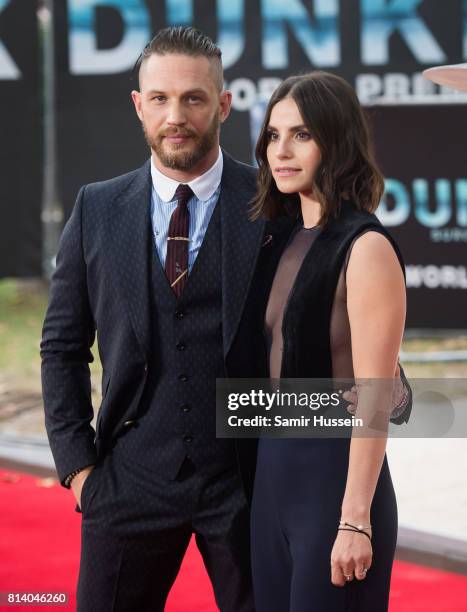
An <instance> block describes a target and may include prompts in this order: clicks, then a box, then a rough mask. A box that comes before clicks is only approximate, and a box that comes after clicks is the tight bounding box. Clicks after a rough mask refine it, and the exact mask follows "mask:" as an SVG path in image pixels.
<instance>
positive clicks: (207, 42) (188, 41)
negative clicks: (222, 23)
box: [133, 26, 224, 91]
mask: <svg viewBox="0 0 467 612" xmlns="http://www.w3.org/2000/svg"><path fill="white" fill-rule="evenodd" d="M169 54H180V55H191V56H192V57H200V56H201V57H205V58H207V59H208V60H209V61H210V62H211V64H212V67H213V70H214V75H215V77H214V78H215V81H216V85H217V87H218V89H219V91H221V90H222V88H223V86H224V76H223V70H222V51H221V50H220V49H219V47H218V46H217V45H216V44H215V43H214V42H213V40H212V39H211V38H210V37H209V36H207V35H206V34H203V32H201V31H200V30H197V29H196V28H192V27H190V26H175V27H170V28H164V29H162V30H159V31H158V32H157V34H156V35H155V36H154V38H153V39H152V40H151V41H149V42H148V44H147V45H146V46H145V47H144V49H143V51H142V53H141V55H140V56H139V58H138V59H137V61H136V64H135V66H134V69H133V73H134V74H139V71H140V68H141V66H142V64H143V63H144V62H145V61H146V60H147V59H148V58H149V57H151V55H169Z"/></svg>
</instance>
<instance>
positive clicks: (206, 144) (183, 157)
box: [142, 114, 220, 171]
mask: <svg viewBox="0 0 467 612" xmlns="http://www.w3.org/2000/svg"><path fill="white" fill-rule="evenodd" d="M219 125H220V120H219V115H218V114H216V115H215V116H214V118H213V120H212V121H211V124H210V126H209V127H208V129H207V131H206V132H205V133H204V134H202V135H201V136H198V135H197V134H195V133H194V132H192V131H191V130H187V129H185V128H175V129H173V128H172V129H167V130H164V131H162V132H159V134H157V136H151V135H150V134H149V133H148V131H147V130H146V126H145V125H144V123H142V126H143V132H144V137H145V138H146V142H147V143H148V145H149V146H150V147H151V149H152V150H153V151H154V153H155V154H156V155H157V157H158V159H159V161H160V162H161V164H162V165H163V166H165V167H166V168H172V170H182V171H187V170H192V169H193V168H194V167H195V166H196V165H197V164H198V163H199V162H200V161H201V160H202V159H203V157H205V156H206V155H207V154H208V153H209V151H211V150H212V149H213V148H214V146H215V144H216V142H217V134H218V130H219ZM177 134H179V135H180V136H189V137H190V138H191V139H192V140H193V142H194V144H195V146H194V148H193V149H192V150H191V151H183V150H180V151H177V150H176V147H177V146H178V147H183V145H176V146H175V150H173V151H172V152H171V153H168V152H167V151H166V149H164V145H163V141H164V137H165V136H175V135H177Z"/></svg>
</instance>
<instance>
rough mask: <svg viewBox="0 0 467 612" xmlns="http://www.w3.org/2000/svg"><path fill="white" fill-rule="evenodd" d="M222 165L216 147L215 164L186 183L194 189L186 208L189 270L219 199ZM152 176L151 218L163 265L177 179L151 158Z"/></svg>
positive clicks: (189, 270) (174, 203) (220, 155)
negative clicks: (188, 215) (187, 211)
mask: <svg viewBox="0 0 467 612" xmlns="http://www.w3.org/2000/svg"><path fill="white" fill-rule="evenodd" d="M222 169H223V157H222V152H221V150H220V149H219V156H218V158H217V160H216V162H215V163H214V165H213V166H211V168H209V170H208V171H207V172H205V173H204V174H202V175H201V176H199V177H197V178H195V179H194V180H192V181H190V182H189V183H187V184H188V185H189V186H190V187H191V189H192V191H193V193H194V196H193V197H192V198H191V199H190V200H189V202H188V210H189V211H190V227H189V230H188V237H189V238H190V242H189V245H188V272H189V273H190V272H191V269H192V268H193V264H194V263H195V261H196V257H197V255H198V253H199V250H200V248H201V245H202V243H203V239H204V235H205V234H206V230H207V228H208V225H209V221H210V220H211V216H212V213H213V212H214V208H215V206H216V204H217V201H218V199H219V194H220V190H221V178H222ZM151 177H152V194H151V222H152V229H153V234H154V242H155V245H156V250H157V254H158V255H159V259H160V261H161V264H162V267H163V268H164V267H165V258H166V254H167V234H168V231H169V224H170V218H171V216H172V213H173V211H174V210H175V209H176V208H177V200H175V199H174V196H175V190H176V189H177V187H178V185H179V183H178V181H174V180H173V179H171V178H169V177H168V176H165V174H162V172H160V171H159V170H158V169H157V168H156V167H155V165H154V161H153V160H152V159H151Z"/></svg>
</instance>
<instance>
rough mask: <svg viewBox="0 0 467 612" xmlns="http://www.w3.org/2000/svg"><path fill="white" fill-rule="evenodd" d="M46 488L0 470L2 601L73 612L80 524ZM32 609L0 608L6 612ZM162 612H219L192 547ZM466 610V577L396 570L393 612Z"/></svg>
mask: <svg viewBox="0 0 467 612" xmlns="http://www.w3.org/2000/svg"><path fill="white" fill-rule="evenodd" d="M47 484H48V483H47V481H44V480H42V479H39V478H36V477H32V476H28V475H25V474H17V473H13V472H5V471H2V470H0V593H2V592H5V591H28V592H34V591H35V592H38V591H39V592H50V591H54V592H66V593H68V595H69V598H70V601H69V605H68V606H60V607H55V606H54V607H53V608H52V609H56V610H74V609H75V602H76V599H75V586H76V578H77V572H78V559H79V546H80V543H79V534H80V522H81V516H80V515H79V514H77V513H76V512H74V506H75V504H74V502H73V500H72V496H71V494H69V493H68V492H67V491H65V490H64V489H63V488H62V487H60V486H58V485H56V484H54V485H53V486H43V485H47ZM35 608H36V606H14V607H10V606H8V607H7V606H0V610H5V611H10V610H11V611H12V610H23V609H24V610H33V609H35ZM40 609H45V608H40ZM49 609H51V608H49ZM166 610H167V612H211V611H215V610H217V608H216V606H215V603H214V598H213V594H212V588H211V586H210V584H209V581H208V578H207V575H206V572H205V570H204V567H203V564H202V561H201V557H200V556H199V554H198V551H197V549H196V546H194V544H193V543H192V544H191V545H190V548H189V550H188V554H187V556H186V558H185V560H184V563H183V566H182V570H181V572H180V575H179V577H178V579H177V582H176V583H175V585H174V587H173V589H172V592H171V594H170V597H169V601H168V604H167V608H166ZM466 610H467V577H465V576H459V575H456V574H450V573H448V572H442V571H438V570H434V569H430V568H425V567H421V566H417V565H413V564H410V563H403V562H396V564H395V568H394V572H393V579H392V589H391V606H390V612H409V611H410V612H465V611H466ZM375 612H377V611H375Z"/></svg>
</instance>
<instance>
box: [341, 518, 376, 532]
mask: <svg viewBox="0 0 467 612" xmlns="http://www.w3.org/2000/svg"><path fill="white" fill-rule="evenodd" d="M342 525H343V526H344V527H346V526H347V527H353V528H354V529H357V530H358V531H363V530H364V529H371V525H352V524H351V523H348V522H347V521H343V520H340V521H339V526H342Z"/></svg>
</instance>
